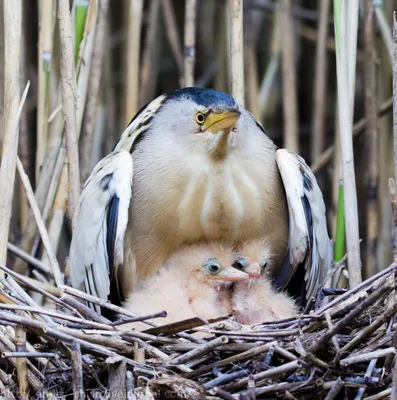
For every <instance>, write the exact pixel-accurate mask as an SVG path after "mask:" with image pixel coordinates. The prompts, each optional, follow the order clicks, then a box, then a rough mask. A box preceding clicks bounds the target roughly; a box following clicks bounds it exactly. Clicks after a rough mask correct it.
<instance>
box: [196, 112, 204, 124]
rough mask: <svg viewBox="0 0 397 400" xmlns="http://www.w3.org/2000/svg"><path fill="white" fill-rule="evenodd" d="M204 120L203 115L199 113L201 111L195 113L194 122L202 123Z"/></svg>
mask: <svg viewBox="0 0 397 400" xmlns="http://www.w3.org/2000/svg"><path fill="white" fill-rule="evenodd" d="M204 120H205V117H204V115H203V114H201V113H197V114H196V122H197V123H198V124H199V125H202V124H203V123H204Z"/></svg>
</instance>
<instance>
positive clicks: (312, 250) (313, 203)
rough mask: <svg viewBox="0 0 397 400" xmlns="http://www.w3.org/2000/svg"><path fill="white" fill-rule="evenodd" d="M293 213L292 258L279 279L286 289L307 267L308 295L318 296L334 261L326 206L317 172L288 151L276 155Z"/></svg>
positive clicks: (290, 224) (277, 281)
mask: <svg viewBox="0 0 397 400" xmlns="http://www.w3.org/2000/svg"><path fill="white" fill-rule="evenodd" d="M276 161H277V165H278V168H279V171H280V174H281V178H282V181H283V184H284V188H285V193H286V197H287V203H288V213H289V243H288V246H289V254H288V255H289V259H287V260H286V261H287V263H286V265H284V266H283V267H282V268H281V270H280V272H279V274H278V277H277V278H276V284H277V285H278V286H281V287H285V286H286V285H287V284H288V282H289V281H290V280H291V278H292V276H293V275H294V274H295V272H296V270H297V268H298V266H299V265H303V266H304V270H305V273H304V279H305V289H306V290H305V294H306V299H310V298H311V297H312V296H315V295H316V294H317V291H318V289H319V284H320V279H321V277H322V276H323V275H324V273H325V271H326V270H327V269H328V267H329V266H330V264H331V262H332V246H331V241H330V239H329V236H328V231H327V222H326V216H325V204H324V200H323V196H322V193H321V190H320V188H319V187H318V184H317V181H316V178H315V177H314V175H313V172H312V171H311V170H310V168H309V167H308V166H307V164H306V163H305V161H304V159H303V158H302V157H300V156H298V155H297V154H295V153H292V152H290V151H288V150H286V149H279V150H277V152H276Z"/></svg>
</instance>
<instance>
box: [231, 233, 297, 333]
mask: <svg viewBox="0 0 397 400" xmlns="http://www.w3.org/2000/svg"><path fill="white" fill-rule="evenodd" d="M272 256H273V255H272V251H271V248H270V245H269V243H268V242H267V241H266V240H253V241H249V242H246V243H244V244H243V245H242V246H241V247H240V249H239V252H238V255H237V258H236V261H235V264H234V266H235V267H236V268H238V269H240V270H241V271H244V272H246V273H247V274H248V275H249V276H250V279H249V280H248V281H246V282H238V283H235V284H234V285H233V292H232V312H233V315H234V316H235V318H236V319H237V321H238V322H239V323H241V324H249V325H253V324H258V323H261V322H265V321H277V320H280V319H284V318H289V317H292V316H293V315H296V314H297V313H298V308H297V306H296V305H295V303H294V301H293V299H291V298H290V297H288V295H287V294H286V293H282V292H277V291H276V290H275V289H274V288H273V287H272V284H271V279H270V277H271V272H270V271H271V270H272V262H273V257H272Z"/></svg>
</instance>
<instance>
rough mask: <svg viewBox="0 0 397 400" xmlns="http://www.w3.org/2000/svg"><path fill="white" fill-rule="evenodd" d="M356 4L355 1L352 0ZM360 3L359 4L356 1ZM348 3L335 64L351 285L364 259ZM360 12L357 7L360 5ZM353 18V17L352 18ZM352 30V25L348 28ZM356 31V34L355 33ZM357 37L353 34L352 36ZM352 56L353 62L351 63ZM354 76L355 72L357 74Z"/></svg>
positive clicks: (358, 276)
mask: <svg viewBox="0 0 397 400" xmlns="http://www.w3.org/2000/svg"><path fill="white" fill-rule="evenodd" d="M351 2H352V3H355V1H353V0H352V1H351ZM357 5H358V3H357ZM349 6H350V2H349ZM347 8H348V5H347V4H346V3H345V2H342V5H341V10H340V15H339V16H336V18H339V19H340V23H339V24H335V34H336V36H337V37H338V35H340V38H341V39H340V40H337V41H336V46H337V52H336V64H337V82H338V109H339V124H340V135H341V155H342V175H343V184H344V210H345V226H346V243H347V254H348V268H349V285H350V287H355V286H357V285H358V284H360V283H361V281H362V278H361V259H360V237H359V230H358V209H357V190H356V178H355V171H354V155H353V137H352V118H353V112H352V106H353V101H352V100H353V93H352V91H353V90H354V80H355V79H354V77H353V76H352V73H353V71H355V69H354V70H353V66H354V67H355V65H356V63H355V57H352V56H351V53H350V52H353V53H354V55H355V47H354V49H352V48H349V43H350V41H349V40H347V39H346V38H347V25H348V24H350V23H351V24H352V26H353V25H354V21H350V20H348V12H347V11H348V10H347ZM357 13H358V7H357ZM353 20H354V18H353ZM349 27H350V25H349ZM350 30H351V27H350V29H349V31H350ZM356 34H357V33H356ZM353 36H354V35H353ZM349 57H352V58H353V60H354V61H351V60H350V62H349ZM352 64H354V65H352ZM354 76H355V74H354Z"/></svg>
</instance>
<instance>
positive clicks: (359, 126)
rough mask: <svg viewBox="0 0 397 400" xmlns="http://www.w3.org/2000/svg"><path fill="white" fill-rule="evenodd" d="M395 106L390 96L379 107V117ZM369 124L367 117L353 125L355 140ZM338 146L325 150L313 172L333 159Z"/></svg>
mask: <svg viewBox="0 0 397 400" xmlns="http://www.w3.org/2000/svg"><path fill="white" fill-rule="evenodd" d="M392 107H393V98H392V97H390V98H389V99H388V100H386V101H384V102H383V103H382V104H381V105H380V107H379V109H378V117H383V116H384V115H385V114H386V113H387V112H389V111H390V110H391V109H392ZM366 126H367V122H366V119H365V118H362V119H360V120H359V121H357V122H356V123H355V124H354V125H353V140H355V139H357V138H358V137H359V136H360V135H361V134H362V133H363V132H365V128H366ZM336 147H337V143H335V144H332V145H330V146H329V147H328V148H327V149H326V150H325V151H323V152H322V153H321V155H320V157H319V159H318V160H317V162H315V163H314V164H312V165H311V167H310V168H311V170H312V171H313V173H315V174H316V173H317V172H319V171H320V170H321V169H322V168H324V167H325V166H326V165H327V164H328V163H329V161H330V160H331V159H332V156H333V155H334V152H335V148H336Z"/></svg>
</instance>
